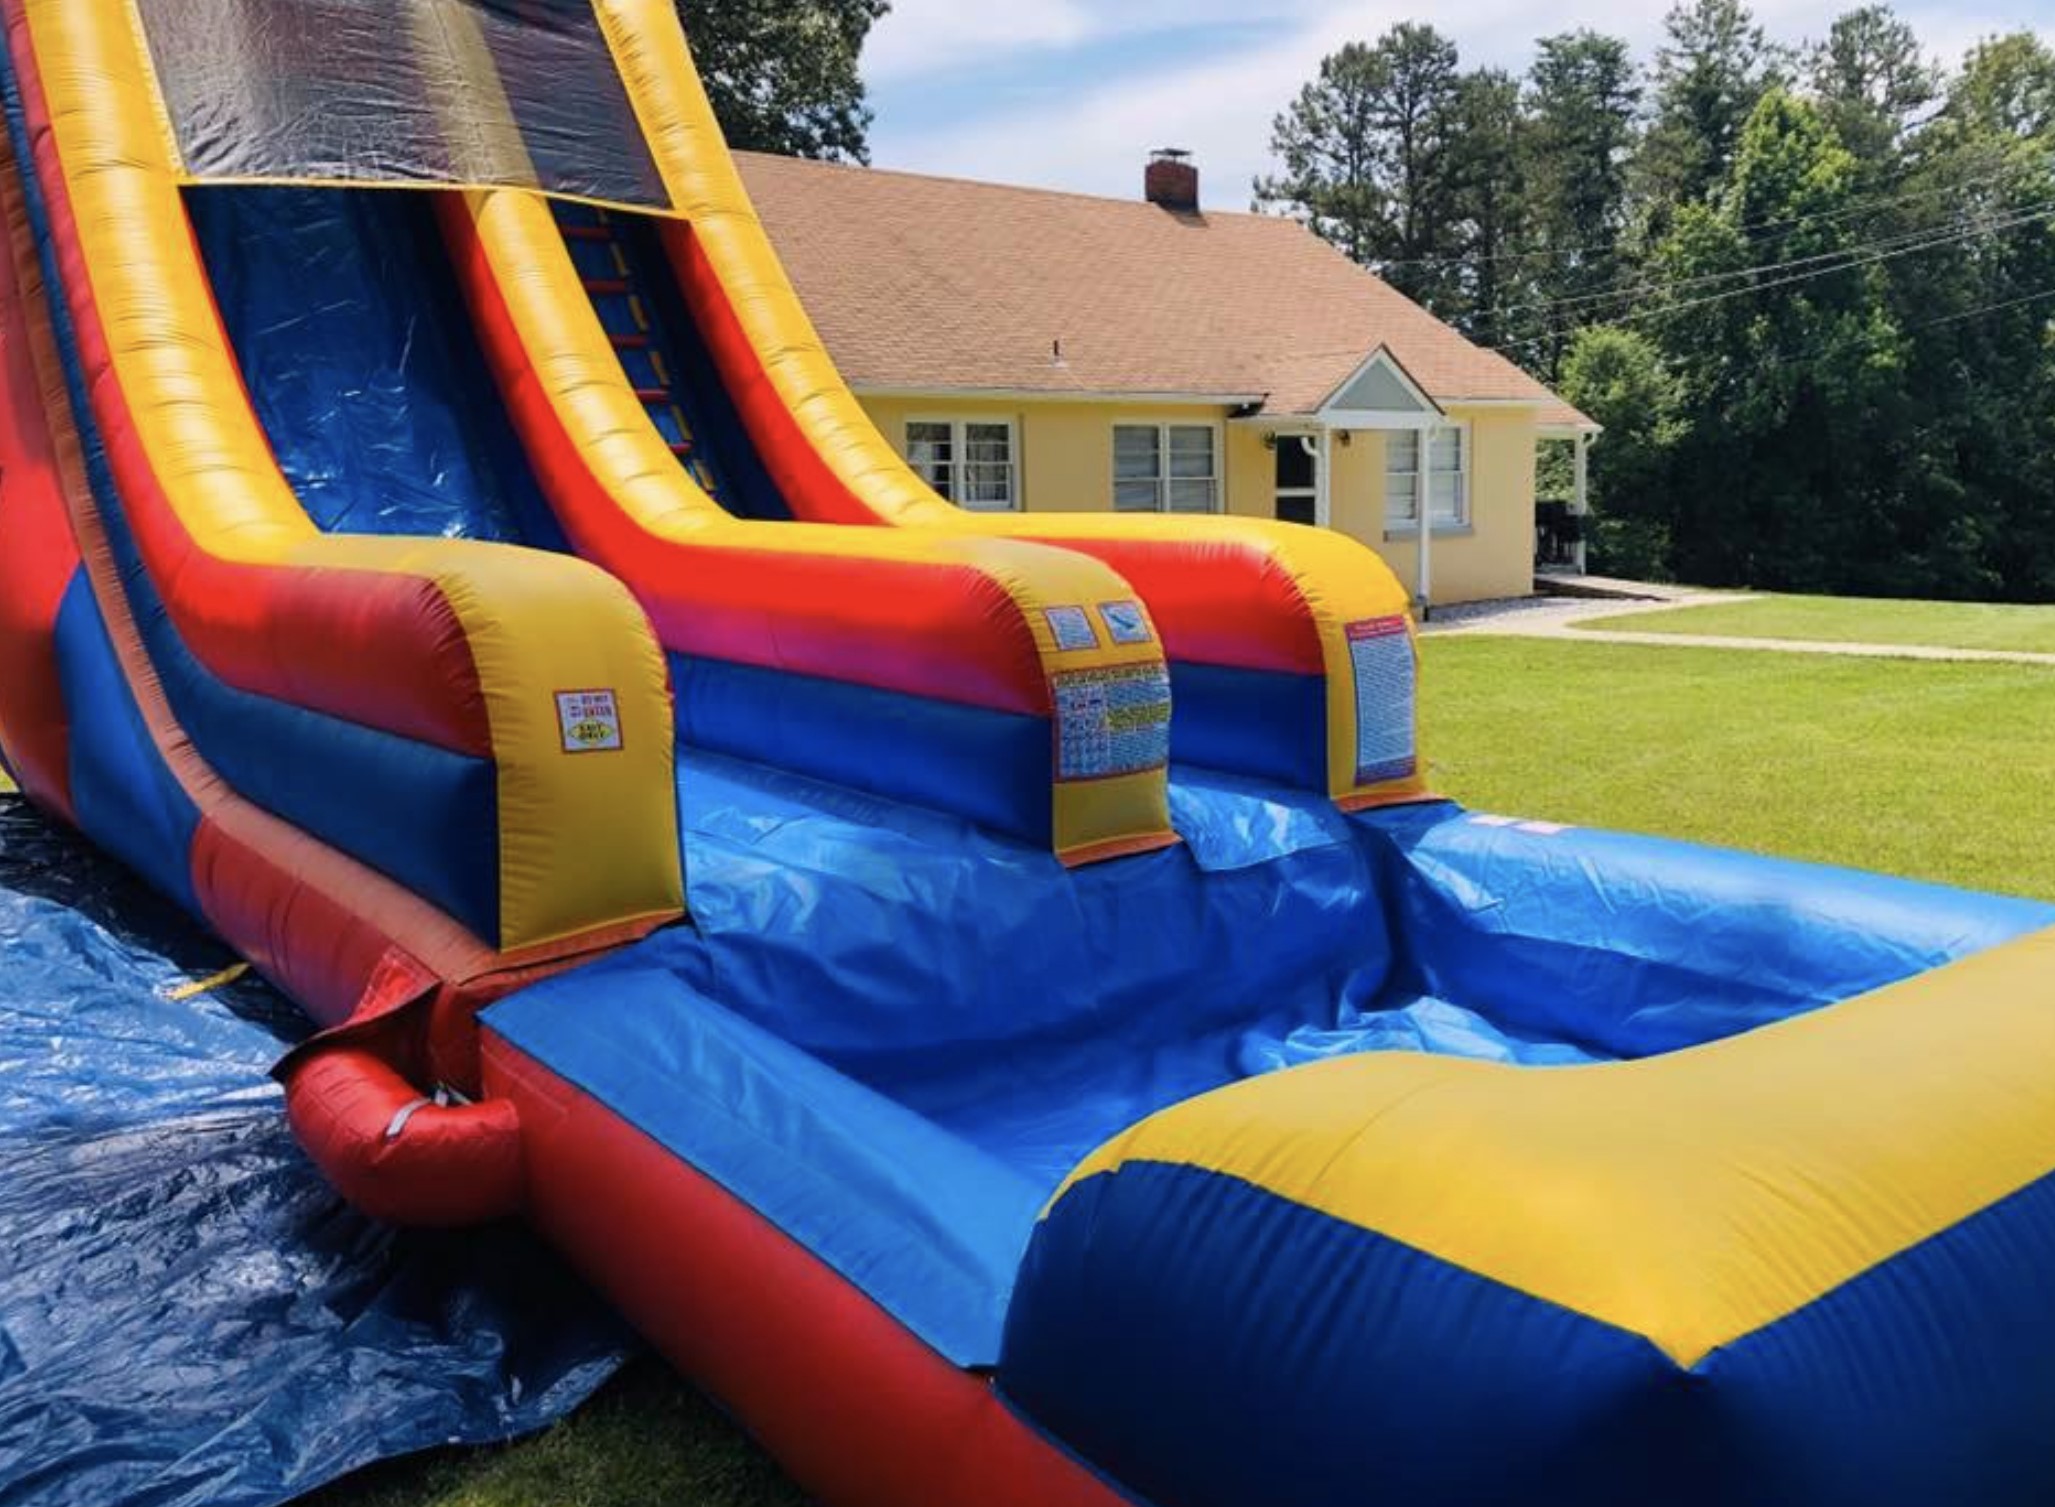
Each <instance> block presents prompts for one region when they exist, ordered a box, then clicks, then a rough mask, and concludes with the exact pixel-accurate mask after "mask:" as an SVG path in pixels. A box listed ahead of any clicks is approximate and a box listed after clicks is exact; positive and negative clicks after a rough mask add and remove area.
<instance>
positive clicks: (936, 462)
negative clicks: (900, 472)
mask: <svg viewBox="0 0 2055 1507" xmlns="http://www.w3.org/2000/svg"><path fill="white" fill-rule="evenodd" d="M906 460H907V463H908V464H909V465H911V466H912V467H913V469H914V471H915V473H916V474H918V475H919V477H920V479H921V480H922V481H924V482H926V483H927V484H928V485H929V486H931V487H933V488H934V489H935V490H936V491H937V492H939V493H941V495H942V496H944V497H946V498H947V499H948V500H949V501H951V502H953V503H955V504H956V505H957V506H958V507H961V508H968V509H970V510H971V511H972V512H977V513H1006V512H1011V511H1013V510H1014V509H1016V508H1018V507H1019V506H1020V445H1019V439H1018V434H1017V431H1016V430H1015V429H1014V427H1013V421H1012V420H1010V419H909V420H908V421H907V424H906Z"/></svg>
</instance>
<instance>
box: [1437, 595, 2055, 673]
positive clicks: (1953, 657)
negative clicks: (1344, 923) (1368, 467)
mask: <svg viewBox="0 0 2055 1507" xmlns="http://www.w3.org/2000/svg"><path fill="white" fill-rule="evenodd" d="M1747 600H1748V598H1747V597H1745V596H1741V595H1737V594H1735V593H1733V592H1718V593H1704V594H1696V595H1688V596H1680V597H1676V598H1673V599H1671V600H1669V601H1666V602H1661V603H1653V602H1650V603H1638V604H1631V605H1630V604H1626V603H1622V602H1617V601H1610V602H1607V601H1587V600H1573V599H1568V598H1563V597H1527V598H1521V599H1519V600H1517V601H1510V602H1479V603H1475V604H1473V605H1471V606H1467V607H1445V608H1442V609H1441V610H1439V611H1437V612H1436V613H1435V614H1434V620H1433V621H1432V622H1430V623H1429V624H1428V625H1427V628H1426V631H1427V632H1428V633H1430V634H1433V635H1435V636H1437V637H1439V636H1441V635H1447V636H1450V637H1495V638H1553V639H1568V640H1570V641H1571V642H1573V643H1583V644H1639V645H1643V646H1645V647H1648V648H1657V649H1750V650H1755V651H1757V652H1760V653H1769V654H1837V655H1840V656H1842V657H1843V658H1848V659H1920V660H1934V661H1942V662H1947V663H1957V664H2001V665H2040V666H2043V667H2045V668H2049V669H2055V654H2041V653H2035V652H2032V651H2029V650H2023V649H2022V650H2012V649H1955V648H1950V647H1948V646H1947V645H1945V644H1862V643H1847V644H1844V643H1835V642H1832V641H1830V640H1825V639H1796V638H1740V637H1736V636H1733V635H1731V634H1686V633H1642V632H1637V631H1635V630H1634V629H1631V628H1604V627H1599V626H1597V625H1596V624H1597V622H1598V620H1599V619H1603V618H1614V617H1624V616H1626V615H1627V614H1628V613H1633V614H1635V615H1637V616H1644V615H1648V614H1652V613H1657V612H1674V611H1676V610H1678V609H1679V608H1683V607H1699V606H1704V605H1707V604H1709V603H1713V602H1742V601H1747ZM1580 625H1590V626H1580Z"/></svg>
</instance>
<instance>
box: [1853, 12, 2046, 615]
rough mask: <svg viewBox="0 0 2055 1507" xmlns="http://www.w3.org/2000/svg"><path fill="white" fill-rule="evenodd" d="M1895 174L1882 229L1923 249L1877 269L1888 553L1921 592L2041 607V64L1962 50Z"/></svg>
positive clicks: (2018, 53) (2025, 38) (2032, 45)
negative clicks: (1889, 470) (1891, 535)
mask: <svg viewBox="0 0 2055 1507" xmlns="http://www.w3.org/2000/svg"><path fill="white" fill-rule="evenodd" d="M1910 162H1911V166H1912V173H1911V176H1910V177H1908V178H1907V180H1906V188H1907V190H1908V191H1909V198H1908V199H1907V201H1906V202H1905V203H1903V204H1902V205H1900V206H1898V207H1897V208H1896V210H1895V212H1894V214H1893V216H1892V219H1891V223H1890V231H1891V233H1892V234H1893V235H1895V236H1898V237H1901V238H1904V237H1923V238H1924V239H1923V240H1920V241H1918V242H1916V244H1921V245H1926V246H1928V247H1929V248H1930V249H1927V250H1924V251H1921V252H1920V253H1919V254H1917V255H1911V256H1905V257H1900V258H1896V259H1894V260H1893V261H1892V262H1891V263H1890V265H1889V267H1888V272H1889V285H1890V299H1891V303H1892V306H1893V308H1894V309H1895V310H1896V311H1897V315H1898V318H1899V319H1900V321H1901V322H1903V323H1904V325H1905V326H1906V328H1907V329H1908V330H1909V331H1910V332H1911V335H1912V338H1911V340H1910V351H1909V355H1908V359H1907V366H1906V372H1905V387H1906V389H1907V390H1908V391H1909V392H1911V393H1914V394H1916V395H1917V398H1918V403H1917V408H1916V410H1915V413H1914V416H1913V423H1914V424H1915V426H1916V434H1915V440H1916V453H1915V455H1914V458H1913V460H1912V461H1911V463H1909V464H1908V465H1907V466H1906V468H1905V472H1904V476H1905V486H1906V488H1907V491H1908V496H1909V498H1910V499H1911V508H1910V510H1909V513H1908V521H1907V525H1906V527H1905V528H1903V529H1902V530H1901V532H1900V534H1899V536H1898V537H1897V538H1895V539H1894V540H1892V541H1891V545H1892V549H1893V552H1894V553H1895V554H1896V555H1897V556H1898V557H1900V558H1901V559H1903V560H1905V561H1907V562H1908V569H1909V570H1911V571H1913V572H1914V573H1916V575H1917V577H1918V580H1919V582H1920V589H1922V590H1925V591H1931V592H1934V593H1936V594H1949V595H1960V596H1994V595H1995V596H2002V597H2005V598H2008V599H2012V600H2024V601H2049V600H2055V348H2051V343H2050V324H2049V321H2050V316H2051V314H2055V297H2051V296H2050V295H2051V290H2055V225H2051V223H2050V220H2049V216H2048V206H2049V205H2050V204H2051V203H2055V52H2051V50H2050V49H2049V48H2048V46H2047V45H2046V44H2045V43H2043V42H2042V41H2040V39H2038V38H2037V37H2034V36H2032V35H2030V34H2028V33H2023V32H2022V33H2018V34H2016V35H2013V36H2008V37H2000V38H1996V39H1993V40H1991V41H1988V42H1985V43H1983V44H1981V45H1980V46H1978V47H1977V48H1976V49H1974V50H1973V51H1972V52H1971V53H1970V55H1969V57H1968V59H1967V60H1966V61H1965V64H1964V67H1963V70H1962V72H1961V73H1960V75H1959V76H1958V77H1957V78H1956V79H1955V80H1954V82H1953V83H1952V85H1951V86H1950V88H1949V90H1948V93H1947V97H1946V101H1945V104H1944V106H1943V108H1942V110H1941V112H1940V113H1939V115H1938V116H1937V117H1936V118H1935V120H1934V121H1933V123H1932V125H1930V126H1929V127H1928V128H1927V129H1925V130H1923V131H1922V132H1920V133H1919V135H1918V136H1917V137H1916V138H1915V140H1914V142H1913V144H1912V147H1911V150H1910Z"/></svg>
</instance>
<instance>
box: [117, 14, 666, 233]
mask: <svg viewBox="0 0 2055 1507" xmlns="http://www.w3.org/2000/svg"><path fill="white" fill-rule="evenodd" d="M137 9H138V11H139V13H140V14H141V16H142V20H143V30H144V33H145V35H146V36H147V38H148V41H149V46H150V53H151V57H152V59H153V61H154V63H155V66H156V71H157V77H158V83H159V87H160V89H161V91H162V93H163V96H164V102H165V105H166V107H167V109H168V111H169V113H170V116H171V124H172V129H173V131H174V132H175V133H176V135H177V137H178V145H179V152H180V155H181V156H182V157H183V158H184V161H185V169H186V173H187V175H188V176H189V177H191V178H193V179H195V180H199V181H209V180H212V181H217V182H218V181H224V180H236V181H250V180H262V181H273V182H301V183H305V182H348V183H423V184H452V183H454V184H467V185H474V186H485V185H500V186H510V187H518V188H535V189H541V190H543V191H545V192H549V193H557V194H569V195H574V196H577V197H580V198H587V199H597V200H603V201H608V202H612V203H617V204H622V205H628V206H640V207H647V208H659V209H662V208H668V207H669V201H668V199H667V198H666V197H665V194H664V189H663V183H662V180H661V178H660V177H659V176H658V174H657V170H656V166H655V164H654V163H653V162H652V161H651V159H650V155H649V149H648V147H647V146H646V145H645V144H644V142H643V139H642V132H641V129H640V127H639V125H638V124H637V122H636V119H635V112H634V109H633V107H632V106H631V105H630V104H629V102H628V96H627V91H626V90H625V89H624V88H623V87H622V84H621V78H620V74H619V72H618V70H617V69H616V67H615V65H614V59H613V55H612V53H611V52H610V51H609V50H608V47H607V43H606V38H605V36H604V35H603V34H602V32H601V30H600V26H599V22H598V20H597V18H596V17H595V16H594V14H593V10H592V5H591V3H590V0H137Z"/></svg>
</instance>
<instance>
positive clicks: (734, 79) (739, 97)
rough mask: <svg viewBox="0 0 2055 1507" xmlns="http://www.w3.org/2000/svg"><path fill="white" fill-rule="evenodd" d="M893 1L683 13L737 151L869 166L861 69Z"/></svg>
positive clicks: (727, 4) (715, 6)
mask: <svg viewBox="0 0 2055 1507" xmlns="http://www.w3.org/2000/svg"><path fill="white" fill-rule="evenodd" d="M890 9H891V0H692V3H691V4H685V3H682V0H681V3H680V4H679V7H678V11H679V16H680V18H681V19H682V20H683V21H684V23H685V32H686V35H687V36H688V37H690V38H691V41H692V51H693V55H694V57H695V59H696V60H697V62H698V64H699V72H700V76H701V78H702V79H704V80H705V82H706V92H707V95H708V97H709V98H710V99H711V100H712V101H713V107H714V114H715V116H716V117H717V118H718V119H719V120H720V122H721V128H722V129H723V130H724V131H726V132H727V135H728V142H729V144H730V145H731V146H734V147H737V148H740V149H742V150H745V151H752V152H775V153H778V154H779V155H781V156H786V157H825V158H847V159H850V160H852V161H856V162H868V161H869V160H870V150H869V145H868V136H869V130H870V123H871V111H870V107H869V105H867V104H866V103H865V100H864V86H863V75H862V74H861V73H860V72H859V71H858V69H857V60H858V58H859V57H860V56H861V55H862V52H863V44H864V41H865V39H866V38H868V37H869V36H870V30H871V27H872V26H874V25H876V24H877V22H878V20H879V19H880V18H881V17H882V16H884V14H885V13H886V12H887V11H888V10H890Z"/></svg>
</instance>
